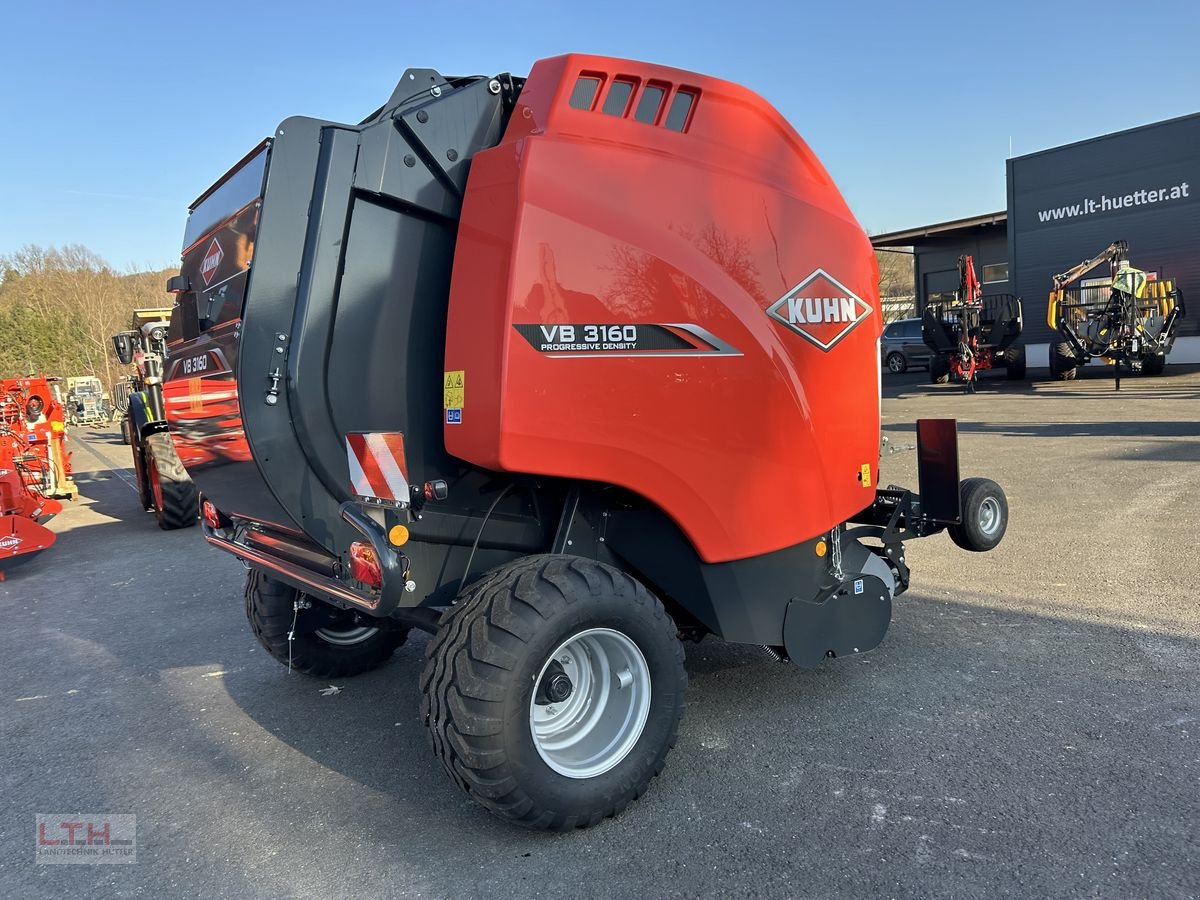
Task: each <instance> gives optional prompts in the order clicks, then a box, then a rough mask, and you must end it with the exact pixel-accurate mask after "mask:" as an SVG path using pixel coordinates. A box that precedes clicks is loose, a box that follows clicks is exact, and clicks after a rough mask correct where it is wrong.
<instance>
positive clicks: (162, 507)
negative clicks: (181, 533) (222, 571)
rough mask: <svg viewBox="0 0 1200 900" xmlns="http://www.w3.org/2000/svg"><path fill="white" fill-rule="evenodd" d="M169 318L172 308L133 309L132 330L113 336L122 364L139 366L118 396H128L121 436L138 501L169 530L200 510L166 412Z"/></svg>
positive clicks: (187, 523) (192, 522) (183, 525)
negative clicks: (129, 450) (128, 449)
mask: <svg viewBox="0 0 1200 900" xmlns="http://www.w3.org/2000/svg"><path fill="white" fill-rule="evenodd" d="M170 316H171V311H170V310H169V309H165V310H164V309H138V310H134V312H133V319H132V322H131V328H130V329H129V330H128V331H123V332H121V333H119V334H115V335H113V338H112V343H113V349H114V351H115V352H116V356H117V359H118V360H119V361H120V362H121V364H122V365H126V366H128V365H134V366H135V369H134V371H133V372H132V373H131V374H129V375H127V376H126V377H125V379H124V385H125V387H124V389H123V390H120V391H119V392H118V397H120V396H122V395H124V396H125V397H126V398H127V399H126V401H125V402H126V412H125V415H124V416H123V417H122V421H121V434H122V436H123V438H124V440H125V443H127V444H129V445H130V446H131V448H132V451H133V470H134V474H135V475H136V478H137V487H138V499H139V500H140V502H141V504H142V508H143V509H145V510H147V511H148V512H153V513H154V518H155V520H156V521H157V522H158V527H159V528H162V529H163V530H166V531H170V530H174V529H176V528H187V527H189V526H191V525H195V524H196V521H197V516H198V510H199V505H198V504H199V501H198V499H197V494H196V485H195V483H194V482H193V481H192V479H191V477H190V476H189V475H188V473H187V470H186V469H185V468H184V466H183V463H182V462H181V461H180V459H179V454H178V452H177V451H176V449H175V443H174V441H173V440H172V439H171V433H170V428H169V427H168V424H167V418H166V412H165V407H166V400H165V398H164V395H163V367H164V365H165V364H166V359H167V346H166V337H167V329H168V328H169V326H170Z"/></svg>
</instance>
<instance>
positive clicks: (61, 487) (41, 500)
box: [0, 376, 79, 580]
mask: <svg viewBox="0 0 1200 900" xmlns="http://www.w3.org/2000/svg"><path fill="white" fill-rule="evenodd" d="M54 388H55V386H54V385H52V384H51V383H50V381H49V380H47V379H46V378H45V377H42V376H37V377H34V376H30V377H28V378H10V379H7V380H4V381H0V580H3V578H4V576H5V573H6V572H7V571H8V570H10V569H12V568H14V567H15V566H17V565H20V564H21V563H25V562H29V561H30V560H32V559H33V558H34V557H35V556H36V555H37V554H39V553H40V552H41V551H43V550H45V549H46V548H47V547H49V546H50V545H51V544H53V543H54V532H52V531H50V529H48V528H46V527H45V526H44V524H43V523H44V522H46V521H47V520H48V519H49V518H50V517H52V516H54V515H55V514H57V513H59V512H61V511H62V504H61V503H60V502H59V499H60V498H67V499H72V500H73V499H74V498H75V497H76V496H77V495H78V493H79V491H78V489H77V488H76V487H75V482H74V481H72V479H71V455H70V453H68V452H67V450H66V429H65V427H64V424H63V408H62V403H61V402H60V400H59V397H58V395H57V393H56V391H55V389H54Z"/></svg>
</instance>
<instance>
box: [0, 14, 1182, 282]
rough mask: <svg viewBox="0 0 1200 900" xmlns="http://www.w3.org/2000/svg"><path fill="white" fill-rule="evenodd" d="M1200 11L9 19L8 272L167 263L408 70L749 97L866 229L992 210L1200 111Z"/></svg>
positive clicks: (0, 148)
mask: <svg viewBox="0 0 1200 900" xmlns="http://www.w3.org/2000/svg"><path fill="white" fill-rule="evenodd" d="M1198 10H1200V5H1198V4H1196V3H1195V2H1194V0H1193V2H1163V3H1142V4H1131V3H1128V2H1123V3H1119V4H1118V3H1107V2H1090V3H1076V2H1054V0H1043V2H1040V3H1033V2H1026V0H1010V2H1007V3H971V2H961V0H959V2H956V3H950V4H925V3H919V2H914V3H908V4H904V3H877V4H876V3H869V2H844V0H843V2H824V3H819V4H807V3H802V2H801V3H795V2H793V3H788V2H782V0H775V2H768V0H741V2H738V3H728V2H725V3H710V2H697V0H693V2H690V3H675V2H645V3H641V4H630V3H613V4H600V3H588V4H584V3H550V2H510V3H459V4H420V5H418V4H414V3H380V2H374V0H348V2H341V3H336V2H323V3H308V2H292V3H279V2H273V0H253V2H247V3H242V4H233V3H228V2H220V0H200V2H191V3H187V4H174V3H166V2H161V3H145V2H119V0H114V2H105V3H97V2H89V3H84V2H71V3H68V2H43V3H38V4H33V3H22V4H7V5H6V8H5V11H4V14H3V17H2V19H0V254H4V253H8V252H11V251H12V250H14V249H16V248H18V247H20V246H22V245H24V244H27V243H36V244H64V243H82V244H86V245H87V246H89V247H91V248H92V249H93V250H95V251H96V252H98V253H100V254H101V255H102V256H104V257H105V258H106V259H108V260H109V261H110V262H112V263H113V264H114V265H116V266H118V267H119V268H131V267H159V266H165V265H168V264H171V263H173V262H174V261H175V260H176V259H177V257H178V252H179V242H180V237H181V235H182V233H183V222H184V218H185V214H186V208H187V204H188V202H189V201H190V200H191V199H193V198H194V197H195V196H196V195H197V194H198V193H200V191H201V190H203V189H204V188H205V187H207V186H208V184H209V183H211V182H212V181H213V180H214V179H215V178H216V177H217V176H219V175H220V174H221V173H222V172H223V171H224V170H225V169H226V168H227V167H228V166H229V165H230V164H232V163H233V162H235V161H237V159H239V158H240V157H241V156H242V155H243V154H244V153H245V152H246V151H247V150H248V149H249V148H250V147H252V146H253V145H254V144H255V143H257V142H258V141H259V140H260V139H261V138H262V137H263V136H265V135H267V134H269V133H270V132H271V131H272V130H273V128H274V126H275V125H276V124H277V123H278V122H279V121H280V120H282V119H283V118H285V117H287V116H289V115H295V114H304V115H312V116H317V117H323V118H329V119H333V120H340V121H357V120H358V119H360V118H361V117H362V116H363V115H365V114H366V113H367V112H369V111H370V110H371V109H373V108H374V107H375V106H377V105H378V104H379V103H381V102H383V100H384V99H386V98H387V96H388V94H389V93H390V92H391V89H392V87H393V86H394V84H395V82H396V81H397V79H398V78H399V76H400V74H401V72H402V71H403V70H404V69H405V68H406V67H408V66H430V67H433V68H437V69H439V70H441V71H443V72H447V73H454V74H460V73H494V72H502V71H511V72H514V73H522V74H523V73H524V72H526V71H528V68H529V66H530V64H531V62H532V61H533V60H535V59H537V58H539V57H543V56H552V55H555V54H558V53H562V52H566V51H572V50H577V51H582V52H595V53H603V54H608V55H613V56H626V57H631V58H635V59H647V60H651V61H654V62H661V63H665V64H668V65H674V66H679V67H681V68H684V69H691V70H695V71H700V72H704V73H706V74H711V75H716V76H720V77H724V78H728V79H731V80H734V81H738V82H741V83H742V84H745V85H746V86H748V87H750V88H752V89H754V90H756V91H758V92H759V93H761V94H763V95H764V96H765V97H767V99H769V100H770V101H772V102H773V103H774V104H775V105H776V106H777V107H778V108H779V109H780V110H781V111H782V112H783V114H784V115H785V116H786V117H787V118H788V119H789V120H790V121H791V123H792V124H793V125H794V126H795V127H796V129H797V130H798V131H799V132H800V133H801V134H802V135H803V136H804V137H805V139H806V140H807V141H808V142H809V144H810V145H811V146H812V147H813V148H814V149H815V150H816V152H817V153H818V155H819V156H820V157H821V159H822V160H823V162H824V163H825V165H826V166H827V167H828V168H829V170H830V171H831V172H832V174H833V176H834V178H835V179H836V180H837V182H838V184H839V185H840V186H841V188H842V191H843V192H844V193H845V195H846V197H847V199H848V201H849V203H850V205H851V207H852V208H853V209H854V211H855V213H856V214H857V215H858V217H859V220H860V221H861V222H862V224H863V226H864V227H866V228H867V229H868V230H871V231H884V230H893V229H897V228H903V227H908V226H911V225H919V224H924V223H927V222H932V221H937V220H941V219H948V218H955V217H958V216H965V215H972V214H975V213H982V212H990V211H993V210H996V209H1002V208H1003V207H1004V204H1005V196H1004V160H1005V157H1006V156H1007V155H1008V151H1009V140H1010V138H1011V141H1012V149H1013V152H1014V153H1015V154H1017V155H1020V154H1022V153H1028V152H1032V151H1034V150H1038V149H1042V148H1045V147H1051V146H1055V145H1057V144H1061V143H1065V142H1068V141H1072V140H1078V139H1081V138H1086V137H1091V136H1094V135H1097V134H1102V133H1105V132H1108V131H1115V130H1119V129H1121V128H1127V127H1131V126H1134V125H1139V124H1142V123H1145V122H1151V121H1155V120H1158V119H1163V118H1169V117H1172V116H1178V115H1183V114H1186V113H1192V112H1197V111H1200V53H1198V51H1197V37H1198V32H1200V11H1198Z"/></svg>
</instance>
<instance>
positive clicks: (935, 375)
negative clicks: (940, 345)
mask: <svg viewBox="0 0 1200 900" xmlns="http://www.w3.org/2000/svg"><path fill="white" fill-rule="evenodd" d="M929 381H930V382H931V383H932V384H949V383H950V364H949V363H947V362H946V360H944V359H943V358H942V357H940V356H931V357H929Z"/></svg>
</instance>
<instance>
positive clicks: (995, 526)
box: [978, 497, 1000, 537]
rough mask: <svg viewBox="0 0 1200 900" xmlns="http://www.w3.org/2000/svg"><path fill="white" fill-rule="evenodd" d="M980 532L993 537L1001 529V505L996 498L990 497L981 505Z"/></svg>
mask: <svg viewBox="0 0 1200 900" xmlns="http://www.w3.org/2000/svg"><path fill="white" fill-rule="evenodd" d="M978 521H979V530H980V531H982V532H983V533H984V534H986V535H987V536H988V537H991V536H992V535H993V534H995V533H996V532H997V530H999V528H1000V504H999V503H998V502H997V500H996V498H995V497H988V498H987V499H985V500H984V501H983V502H982V503H981V504H979V517H978Z"/></svg>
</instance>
